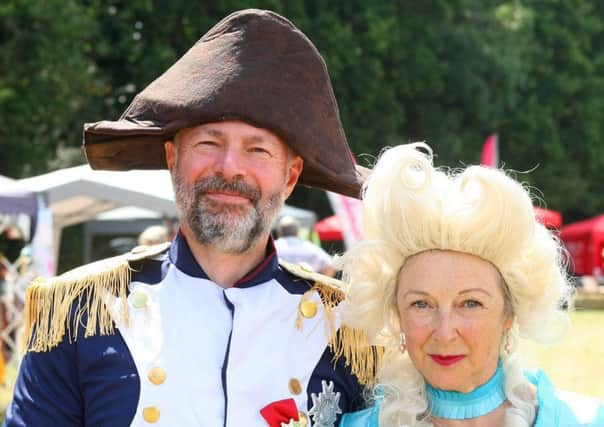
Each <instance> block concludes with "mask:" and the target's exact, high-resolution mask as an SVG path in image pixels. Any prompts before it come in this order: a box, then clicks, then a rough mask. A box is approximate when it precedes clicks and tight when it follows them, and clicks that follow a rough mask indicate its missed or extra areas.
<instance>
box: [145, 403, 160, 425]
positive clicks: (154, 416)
mask: <svg viewBox="0 0 604 427" xmlns="http://www.w3.org/2000/svg"><path fill="white" fill-rule="evenodd" d="M143 418H144V419H145V421H147V422H148V423H156V422H157V420H159V408H158V407H157V406H147V407H146V408H145V409H143Z"/></svg>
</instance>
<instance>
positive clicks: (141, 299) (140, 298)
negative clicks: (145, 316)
mask: <svg viewBox="0 0 604 427" xmlns="http://www.w3.org/2000/svg"><path fill="white" fill-rule="evenodd" d="M128 299H129V300H130V303H131V304H132V306H133V307H134V308H143V307H144V306H146V305H147V302H148V301H149V297H148V296H147V294H146V293H144V292H142V291H134V292H132V293H131V294H130V296H129V297H128Z"/></svg>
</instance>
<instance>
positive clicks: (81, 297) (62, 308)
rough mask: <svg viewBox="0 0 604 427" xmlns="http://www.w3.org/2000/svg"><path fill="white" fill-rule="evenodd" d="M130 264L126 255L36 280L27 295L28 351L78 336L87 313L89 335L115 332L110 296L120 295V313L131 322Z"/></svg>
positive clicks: (25, 344) (26, 329)
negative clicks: (108, 297) (128, 299)
mask: <svg viewBox="0 0 604 427" xmlns="http://www.w3.org/2000/svg"><path fill="white" fill-rule="evenodd" d="M130 272H131V269H130V265H129V263H128V259H127V258H126V257H124V256H120V257H115V258H111V259H109V260H106V261H102V262H99V263H93V264H90V265H87V266H84V267H80V268H77V269H75V270H71V271H69V272H67V273H65V274H63V275H61V276H58V277H55V278H52V279H41V278H40V279H36V280H35V281H34V282H33V283H32V284H31V285H30V286H29V287H28V288H27V292H26V294H25V313H24V314H25V325H24V340H23V343H24V350H25V351H34V352H43V351H49V350H51V349H52V348H53V347H56V346H57V345H58V344H59V343H60V342H61V341H62V340H63V338H64V336H65V334H66V333H67V334H68V339H69V341H70V342H71V341H73V340H75V339H76V338H77V334H78V326H79V325H80V324H81V323H82V317H83V316H84V314H86V315H87V316H88V319H87V322H86V325H85V328H86V330H85V334H84V336H85V337H89V336H92V335H95V334H96V333H97V330H98V331H99V333H100V334H101V335H109V334H112V333H114V323H113V318H112V317H111V315H110V313H109V310H108V309H107V307H106V306H105V303H106V300H105V299H106V298H107V296H108V295H113V296H116V297H118V298H119V299H120V300H121V302H122V304H121V307H120V313H121V315H122V318H123V320H124V321H125V322H127V321H128V305H127V299H126V297H127V289H128V284H129V283H130Z"/></svg>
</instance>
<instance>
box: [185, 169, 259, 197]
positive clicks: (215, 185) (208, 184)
mask: <svg viewBox="0 0 604 427" xmlns="http://www.w3.org/2000/svg"><path fill="white" fill-rule="evenodd" d="M194 190H195V194H197V195H201V194H204V193H207V192H210V191H227V192H229V193H235V194H237V195H240V196H243V197H247V198H248V199H250V200H251V201H252V202H253V203H256V202H257V201H258V200H260V190H259V189H258V188H256V187H254V186H252V185H250V184H246V183H245V182H243V181H242V180H240V179H235V180H233V181H230V182H229V181H227V180H226V179H225V178H223V177H222V176H220V175H214V176H209V177H206V178H202V179H200V180H198V181H196V182H195V185H194Z"/></svg>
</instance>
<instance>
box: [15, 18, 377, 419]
mask: <svg viewBox="0 0 604 427" xmlns="http://www.w3.org/2000/svg"><path fill="white" fill-rule="evenodd" d="M224 120H239V121H242V122H245V123H247V124H250V125H253V126H255V127H259V128H264V129H267V130H269V131H271V132H273V133H274V134H275V135H276V136H278V137H279V138H280V139H281V140H282V141H283V142H284V143H285V144H287V146H288V147H289V148H290V149H291V150H292V151H293V152H294V153H295V154H296V155H298V156H300V157H301V158H302V159H303V161H304V167H303V169H302V172H301V175H300V177H299V183H301V184H302V185H306V186H310V187H315V188H319V189H321V190H326V191H334V192H338V193H341V194H345V195H348V196H352V197H359V194H360V189H361V186H362V183H363V180H364V177H365V176H366V174H367V170H366V169H364V168H362V167H360V166H357V165H355V163H354V161H353V155H352V153H351V152H350V149H349V147H348V143H347V141H346V136H345V134H344V129H343V127H342V124H341V121H340V117H339V111H338V106H337V103H336V100H335V96H334V93H333V88H332V86H331V81H330V79H329V75H328V73H327V68H326V65H325V62H324V60H323V58H322V57H321V55H320V54H319V52H318V50H317V49H316V47H315V46H314V45H313V44H312V42H311V41H310V40H309V39H308V38H307V37H306V36H305V35H304V34H303V33H302V32H301V31H300V30H299V29H298V28H296V27H295V26H294V25H293V24H292V23H291V22H290V21H288V20H287V19H285V18H284V17H282V16H279V15H278V14H276V13H274V12H271V11H262V10H256V9H248V10H242V11H237V12H234V13H233V14H231V15H229V16H227V17H226V18H224V19H223V20H222V21H220V22H219V23H217V24H216V25H215V26H214V27H213V28H211V29H210V30H209V31H208V32H207V33H206V34H205V35H204V36H203V37H202V38H201V39H200V40H199V41H198V42H197V43H196V44H195V45H194V46H193V47H192V48H191V49H190V50H189V51H187V52H186V53H185V54H184V55H183V56H182V57H181V58H180V59H179V60H178V61H176V62H175V63H174V64H173V65H172V66H171V67H170V69H168V70H167V71H166V72H165V73H163V74H162V75H161V76H159V77H158V78H157V79H156V80H154V81H153V82H151V83H150V84H149V86H147V87H146V88H144V89H143V90H142V91H141V92H140V93H138V94H137V95H136V97H134V99H133V101H132V103H131V104H130V105H129V106H128V108H127V109H126V111H125V112H124V113H123V114H122V116H121V117H120V118H119V120H117V121H108V120H103V121H99V122H96V123H87V124H86V125H85V126H84V150H85V152H86V157H87V160H88V163H89V164H90V166H91V167H92V168H93V169H106V170H129V169H159V168H166V167H167V166H168V165H167V162H166V156H165V148H164V145H165V142H166V141H174V140H175V139H176V138H175V135H176V134H177V133H178V132H179V131H181V130H182V129H184V128H189V127H195V126H198V125H201V124H205V123H215V122H221V121H224ZM180 220H181V222H186V221H187V218H180ZM198 243H199V244H203V242H198ZM288 268H289V267H288ZM288 268H284V267H283V266H280V264H279V262H278V261H277V257H276V255H275V251H274V245H273V243H272V241H269V244H268V247H267V253H266V258H265V260H264V262H262V263H261V265H259V266H258V267H257V268H256V269H255V270H254V271H252V272H250V273H249V274H248V275H247V276H245V277H244V278H242V279H241V280H240V281H239V282H238V283H237V285H236V286H234V287H232V288H229V289H224V288H222V287H220V286H218V285H217V284H216V283H213V282H212V281H211V280H210V279H209V278H208V276H207V275H206V274H205V273H204V272H203V271H202V270H201V268H200V266H199V265H198V264H197V263H196V262H195V260H194V258H193V256H192V255H191V251H190V249H189V246H188V245H187V242H186V241H185V240H184V237H183V236H178V237H177V238H176V240H175V242H174V243H173V244H172V246H171V247H170V249H169V250H166V249H165V248H162V247H159V248H152V249H141V250H140V251H134V252H133V253H131V254H128V255H125V256H120V257H117V258H113V259H109V260H105V261H102V262H100V263H95V264H93V265H90V266H85V267H83V268H80V269H76V270H74V271H72V272H69V273H66V274H64V275H62V276H59V277H57V278H54V279H51V280H49V281H42V282H38V283H34V284H33V285H32V286H31V287H30V288H29V289H28V293H27V301H26V308H25V317H26V330H25V334H26V337H27V339H26V342H27V347H28V350H29V351H28V352H27V354H26V356H25V358H24V359H23V364H22V366H21V371H20V374H19V378H18V382H17V385H16V389H15V398H14V402H13V404H12V405H11V407H10V408H9V410H8V413H7V425H8V426H24V425H27V426H36V427H37V426H53V425H54V426H60V427H67V426H83V425H86V426H103V427H105V426H127V425H136V426H138V425H141V426H145V425H148V424H149V425H150V424H157V425H166V426H179V427H180V426H186V427H189V426H211V427H217V426H233V427H235V426H242V425H245V426H265V425H270V426H271V427H272V426H277V427H281V422H283V423H285V424H288V423H290V425H293V424H294V423H298V424H299V425H305V424H306V425H308V424H312V422H313V420H318V421H317V422H316V424H317V425H320V426H321V427H327V426H330V425H334V424H335V422H336V416H338V415H339V414H340V412H345V411H349V410H352V409H355V408H356V406H357V404H358V403H359V400H360V399H361V393H360V386H359V382H361V383H367V382H368V381H370V378H371V376H372V375H373V368H374V366H375V358H376V356H377V355H376V354H374V353H373V351H372V350H371V349H370V348H369V347H365V346H364V345H363V336H362V335H361V334H359V333H357V332H356V331H353V330H349V329H345V328H338V321H337V316H336V315H335V314H336V313H335V311H336V310H335V307H336V305H337V303H338V301H339V300H340V299H341V297H342V293H341V291H340V290H338V289H337V284H335V283H331V284H330V283H328V282H329V279H328V278H320V277H319V276H313V275H311V274H310V273H307V272H305V271H303V270H300V269H297V270H296V269H294V270H296V271H295V272H292V271H288ZM289 269H290V270H291V268H289ZM333 285H335V288H334V286H333ZM336 331H337V333H336ZM347 364H348V366H349V367H347V366H346V365H347ZM352 373H354V375H353V374H352Z"/></svg>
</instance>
